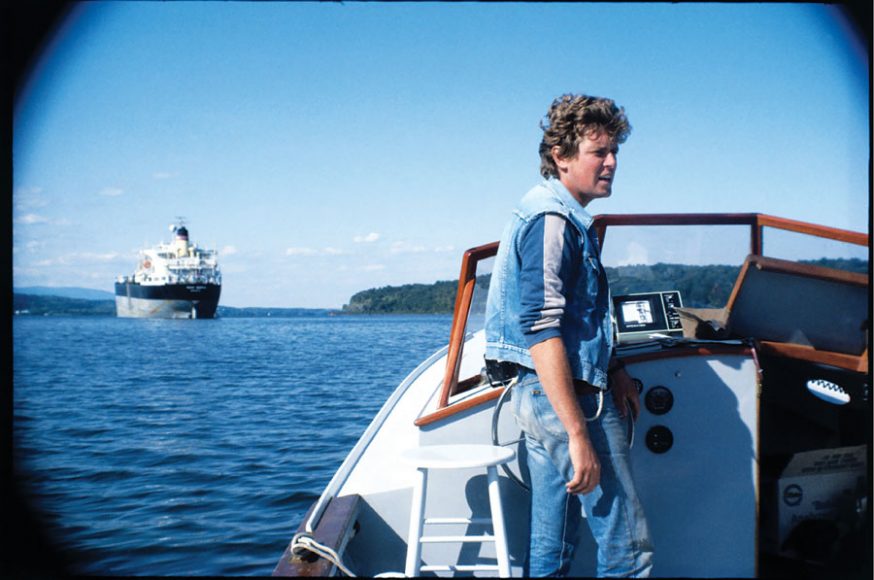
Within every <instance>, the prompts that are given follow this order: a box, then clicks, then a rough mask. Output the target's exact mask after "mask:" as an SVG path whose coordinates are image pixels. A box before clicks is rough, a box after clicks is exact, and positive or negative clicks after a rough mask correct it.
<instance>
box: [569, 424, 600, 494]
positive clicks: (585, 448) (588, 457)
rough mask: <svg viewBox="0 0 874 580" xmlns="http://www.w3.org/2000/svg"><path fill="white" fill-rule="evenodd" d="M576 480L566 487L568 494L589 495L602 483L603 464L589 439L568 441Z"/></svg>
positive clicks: (571, 439) (572, 438)
mask: <svg viewBox="0 0 874 580" xmlns="http://www.w3.org/2000/svg"><path fill="white" fill-rule="evenodd" d="M568 451H569V453H570V456H571V464H572V465H573V466H574V478H573V479H572V480H570V481H569V482H567V485H566V486H565V487H566V489H567V492H568V493H589V492H590V491H592V490H593V489H595V487H596V486H597V485H598V483H599V482H600V481H601V462H600V461H598V456H597V455H596V454H595V450H594V449H593V448H592V443H591V442H590V441H589V437H588V436H586V435H584V436H582V437H571V438H570V440H569V441H568Z"/></svg>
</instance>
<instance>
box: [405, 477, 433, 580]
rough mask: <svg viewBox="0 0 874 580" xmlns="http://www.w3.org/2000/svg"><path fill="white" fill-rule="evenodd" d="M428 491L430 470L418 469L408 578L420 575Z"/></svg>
mask: <svg viewBox="0 0 874 580" xmlns="http://www.w3.org/2000/svg"><path fill="white" fill-rule="evenodd" d="M427 493H428V470H427V469H425V468H424V467H420V468H418V469H417V470H416V483H415V485H413V504H412V507H411V509H410V531H409V533H408V534H407V564H406V567H405V568H404V575H405V576H407V577H408V578H410V577H414V576H418V575H419V566H420V565H421V561H422V542H421V538H422V528H423V526H424V525H425V496H426V495H427Z"/></svg>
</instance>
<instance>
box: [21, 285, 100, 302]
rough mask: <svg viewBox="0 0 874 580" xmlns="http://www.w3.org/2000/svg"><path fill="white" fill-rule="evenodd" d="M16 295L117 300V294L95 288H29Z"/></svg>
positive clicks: (22, 289)
mask: <svg viewBox="0 0 874 580" xmlns="http://www.w3.org/2000/svg"><path fill="white" fill-rule="evenodd" d="M13 292H15V293H16V294H29V295H31V296H60V297H61V298H79V299H82V300H115V294H113V293H112V292H107V291H106V290H95V289H93V288H77V287H74V286H60V287H53V286H27V287H24V288H15V289H13Z"/></svg>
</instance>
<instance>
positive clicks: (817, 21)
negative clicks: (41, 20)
mask: <svg viewBox="0 0 874 580" xmlns="http://www.w3.org/2000/svg"><path fill="white" fill-rule="evenodd" d="M567 92H575V93H580V92H583V93H588V94H594V95H603V96H609V97H611V98H614V99H615V100H616V101H617V102H618V103H619V104H620V105H622V106H623V107H624V108H625V110H626V112H627V114H628V117H629V119H630V121H631V124H632V126H633V132H632V134H631V137H630V138H629V140H628V142H627V143H626V144H625V145H624V146H623V147H622V149H621V151H620V157H619V169H618V173H617V178H616V181H615V183H614V189H613V191H614V193H613V196H612V197H611V198H610V199H609V200H602V201H598V202H594V203H593V204H592V205H590V206H589V210H590V211H591V212H592V213H626V212H682V211H691V212H723V211H730V212H750V211H757V212H763V213H770V214H775V215H779V216H783V217H789V218H794V219H800V220H804V221H813V222H817V223H825V224H828V225H833V226H836V227H841V228H846V229H852V230H857V231H867V229H868V216H869V212H870V209H869V205H868V204H869V201H868V188H869V176H868V164H869V155H870V150H869V134H868V127H869V120H868V105H869V99H870V95H869V87H868V62H867V56H866V53H865V50H864V47H863V46H862V45H860V44H859V41H858V40H857V39H856V38H854V37H853V36H852V35H851V34H849V33H848V29H847V28H846V26H845V25H844V24H843V23H842V20H841V17H840V16H839V14H838V13H837V12H836V11H835V10H834V9H833V8H830V7H828V6H823V5H811V4H786V3H779V4H757V3H752V4H680V5H676V4H667V3H665V4H627V3H622V4H564V3H561V4H547V5H543V4H533V3H508V4H487V3H458V4H454V3H424V4H423V3H398V4H387V3H354V2H350V3H343V4H340V3H279V2H277V3H273V2H269V3H261V2H180V3H173V2H112V3H109V2H106V3H103V2H96V3H88V4H82V5H79V6H78V7H77V9H76V10H75V12H74V13H73V14H72V15H71V17H70V18H69V19H68V20H67V22H66V23H65V25H64V26H63V28H62V29H61V30H60V31H59V33H58V35H56V37H55V39H54V41H53V42H52V44H51V45H49V46H48V48H47V50H46V51H45V53H44V55H43V58H42V60H41V61H40V63H39V65H38V66H37V67H36V68H35V69H34V72H33V74H32V75H31V79H30V82H29V84H28V85H27V87H26V89H25V91H24V92H23V93H22V96H21V97H20V99H19V101H18V103H17V106H16V110H15V117H14V145H13V154H14V157H13V170H14V189H13V279H14V285H15V286H16V287H21V286H33V285H44V286H83V287H88V288H97V289H104V290H111V288H112V282H113V280H114V279H115V277H116V276H118V275H120V274H128V273H130V272H131V271H132V270H133V267H134V265H135V262H136V252H137V250H138V249H140V248H142V247H144V246H145V245H152V244H155V243H157V242H159V241H162V240H165V241H169V239H170V233H169V231H168V225H169V224H170V223H171V222H173V221H174V219H175V218H176V216H184V217H185V218H186V220H187V223H188V227H189V230H190V232H191V235H192V238H193V239H194V240H196V241H198V242H199V243H200V244H201V245H206V246H210V247H213V246H214V247H218V249H219V251H220V260H221V264H222V270H223V274H224V285H223V289H222V304H225V305H227V306H281V307H339V306H341V305H342V304H344V303H346V302H348V300H349V297H350V296H351V295H352V294H354V293H355V292H357V291H359V290H363V289H366V288H371V287H377V286H383V285H396V284H405V283H414V282H422V283H431V282H434V281H436V280H445V279H453V278H455V277H456V276H457V274H458V267H459V263H460V257H461V254H462V252H463V251H464V250H465V249H466V248H468V247H472V246H476V245H479V244H482V243H486V242H490V241H494V240H496V239H497V238H498V237H499V236H500V232H501V229H502V227H503V224H504V222H505V221H506V220H507V218H508V217H509V211H510V209H511V207H512V205H513V203H514V202H515V201H516V200H517V199H518V198H519V197H520V196H521V195H522V194H523V193H524V192H525V191H527V189H529V188H530V187H531V186H532V185H534V184H535V183H536V182H537V181H538V180H539V173H538V168H539V159H538V155H537V146H538V144H539V141H540V135H541V131H540V129H539V126H538V123H539V121H540V120H541V118H542V117H543V115H544V114H545V112H546V109H547V108H548V106H549V103H550V102H551V101H552V99H553V98H555V97H557V96H559V95H561V94H563V93H567Z"/></svg>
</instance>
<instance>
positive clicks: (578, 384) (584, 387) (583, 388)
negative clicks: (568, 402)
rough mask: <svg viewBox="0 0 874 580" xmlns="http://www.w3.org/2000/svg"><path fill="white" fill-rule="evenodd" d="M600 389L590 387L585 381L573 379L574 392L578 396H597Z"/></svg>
mask: <svg viewBox="0 0 874 580" xmlns="http://www.w3.org/2000/svg"><path fill="white" fill-rule="evenodd" d="M600 390H601V389H599V388H598V387H596V386H594V385H590V384H589V383H587V382H586V381H580V380H577V379H574V391H575V392H576V393H577V394H578V395H597V394H598V392H599V391H600Z"/></svg>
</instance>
